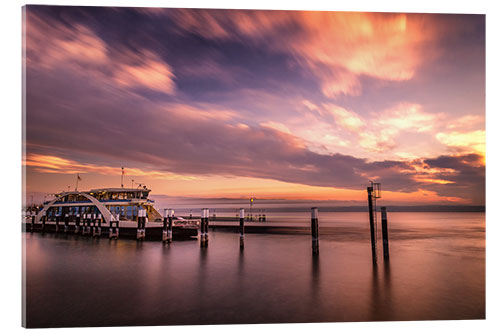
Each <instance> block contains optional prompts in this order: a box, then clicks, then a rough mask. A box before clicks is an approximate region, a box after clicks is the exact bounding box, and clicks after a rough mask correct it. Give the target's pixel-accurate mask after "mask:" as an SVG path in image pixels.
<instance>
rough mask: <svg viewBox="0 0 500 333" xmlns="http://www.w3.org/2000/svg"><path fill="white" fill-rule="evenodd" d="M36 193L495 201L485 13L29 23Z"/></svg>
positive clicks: (69, 17)
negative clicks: (141, 191)
mask: <svg viewBox="0 0 500 333" xmlns="http://www.w3.org/2000/svg"><path fill="white" fill-rule="evenodd" d="M24 33H25V35H24V38H25V39H24V45H23V51H25V52H24V62H25V74H26V76H25V80H26V81H25V83H26V90H25V97H26V100H25V110H26V116H25V120H26V122H25V135H26V142H25V144H26V146H25V147H26V156H25V159H24V161H23V163H24V165H25V166H26V191H27V195H34V196H36V197H37V198H42V199H43V196H44V195H45V194H48V193H55V192H60V191H62V190H67V188H68V186H70V188H71V189H74V187H75V181H76V174H79V175H80V177H81V178H82V181H81V182H80V183H79V189H80V190H88V189H91V188H99V187H119V186H120V174H121V167H122V166H123V167H124V168H125V179H124V184H125V186H128V187H130V186H131V185H132V179H133V180H134V183H135V184H139V183H142V184H146V185H147V186H148V187H149V188H151V189H152V194H156V195H162V194H164V195H169V196H174V197H193V198H222V197H223V198H248V197H250V196H253V197H257V198H259V199H290V200H331V201H338V202H361V201H362V200H365V199H366V186H367V185H368V181H369V180H374V181H379V182H381V183H382V189H383V191H384V192H383V198H384V200H387V202H391V203H396V204H397V203H399V204H405V205H406V204H474V205H484V200H485V193H484V189H485V131H484V129H485V19H484V16H483V15H438V14H392V13H378V14H375V13H345V12H300V11H243V10H193V9H159V8H135V9H133V8H111V7H108V8H104V7H63V6H61V7H55V6H54V7H51V6H28V7H26V8H25V26H24Z"/></svg>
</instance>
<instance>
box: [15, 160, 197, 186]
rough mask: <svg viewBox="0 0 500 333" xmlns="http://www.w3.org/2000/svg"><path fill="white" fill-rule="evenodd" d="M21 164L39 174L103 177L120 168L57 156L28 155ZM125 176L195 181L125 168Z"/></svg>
mask: <svg viewBox="0 0 500 333" xmlns="http://www.w3.org/2000/svg"><path fill="white" fill-rule="evenodd" d="M23 164H24V165H25V166H28V167H33V168H35V169H36V170H37V171H39V172H44V173H59V174H76V173H82V174H83V173H98V174H103V175H120V174H121V172H122V171H121V168H117V167H109V166H102V165H97V164H88V163H78V162H76V161H72V160H68V159H65V158H61V157H58V156H50V155H40V154H30V155H28V156H27V157H26V159H25V161H23ZM125 172H126V174H127V175H129V176H144V177H151V178H157V179H182V180H195V179H196V177H192V176H184V175H179V174H174V173H170V172H164V171H149V170H142V169H138V168H126V170H125Z"/></svg>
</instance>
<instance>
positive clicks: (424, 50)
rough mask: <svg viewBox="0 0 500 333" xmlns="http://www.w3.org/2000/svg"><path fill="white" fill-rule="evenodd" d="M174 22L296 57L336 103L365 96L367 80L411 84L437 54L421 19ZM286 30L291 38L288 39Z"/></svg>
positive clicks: (185, 14)
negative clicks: (363, 89)
mask: <svg viewBox="0 0 500 333" xmlns="http://www.w3.org/2000/svg"><path fill="white" fill-rule="evenodd" d="M174 19H175V20H176V22H177V24H178V25H179V26H181V27H182V28H183V29H185V30H188V31H194V32H196V33H198V34H201V35H202V36H204V37H206V38H214V39H239V36H240V35H242V36H245V37H250V39H251V40H253V41H254V42H255V43H261V44H265V45H266V46H268V47H270V48H271V49H276V50H278V51H280V52H283V51H285V52H291V53H292V54H293V55H295V56H296V57H297V58H298V60H299V61H301V62H302V63H303V64H305V65H306V66H307V67H308V68H310V69H311V70H312V72H313V73H314V74H315V75H316V76H318V78H319V79H320V80H321V82H322V91H323V93H324V94H325V95H326V96H328V97H332V98H335V97H337V96H338V95H340V94H346V95H359V94H360V93H361V83H360V81H359V77H360V76H361V75H368V76H371V77H375V78H378V79H382V80H390V81H406V80H409V79H411V78H412V77H413V76H414V75H415V72H416V70H417V68H418V66H419V65H421V63H422V62H423V61H425V60H426V59H428V58H429V57H432V56H434V55H435V54H436V53H437V48H436V47H434V48H432V47H433V46H435V45H432V44H431V43H429V42H432V41H434V40H435V39H436V35H437V32H436V30H437V28H436V27H435V26H434V25H433V22H432V18H430V17H426V16H419V15H416V14H413V15H407V14H392V13H360V12H313V11H295V12H284V11H241V10H236V11H232V12H231V13H230V14H229V15H228V13H226V12H223V11H220V10H190V9H184V10H178V11H176V12H175V15H174ZM291 27H293V29H291ZM285 29H286V30H287V31H291V32H290V33H288V34H285V35H284V34H283V31H285ZM276 36H279V38H274V39H273V38H270V37H276ZM277 41H278V42H277Z"/></svg>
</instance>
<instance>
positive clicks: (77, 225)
mask: <svg viewBox="0 0 500 333" xmlns="http://www.w3.org/2000/svg"><path fill="white" fill-rule="evenodd" d="M79 232H80V214H76V217H75V234H77V233H79Z"/></svg>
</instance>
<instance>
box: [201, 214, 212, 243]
mask: <svg viewBox="0 0 500 333" xmlns="http://www.w3.org/2000/svg"><path fill="white" fill-rule="evenodd" d="M209 214H210V212H209V210H208V208H203V209H202V210H201V225H200V231H201V237H200V245H201V246H202V247H205V246H207V245H208V217H209Z"/></svg>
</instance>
